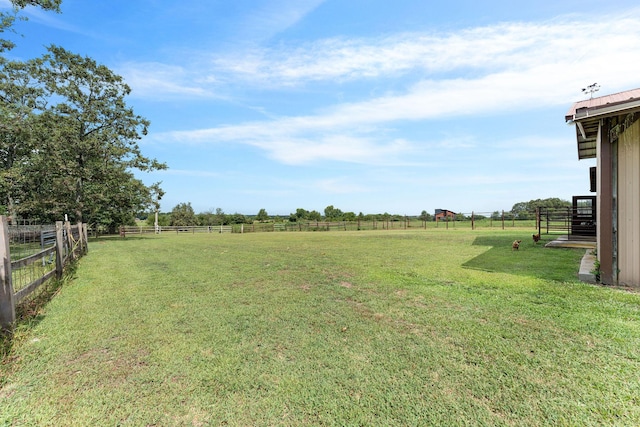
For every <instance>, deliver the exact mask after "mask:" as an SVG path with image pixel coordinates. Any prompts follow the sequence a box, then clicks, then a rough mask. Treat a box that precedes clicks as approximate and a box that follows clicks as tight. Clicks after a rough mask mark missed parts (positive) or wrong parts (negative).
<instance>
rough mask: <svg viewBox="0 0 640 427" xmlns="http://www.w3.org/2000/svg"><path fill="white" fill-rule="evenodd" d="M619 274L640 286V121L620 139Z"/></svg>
mask: <svg viewBox="0 0 640 427" xmlns="http://www.w3.org/2000/svg"><path fill="white" fill-rule="evenodd" d="M618 268H619V269H620V273H619V276H618V280H619V283H620V284H621V285H630V286H640V121H636V122H635V123H634V124H633V125H632V126H631V127H630V128H628V129H627V130H626V131H625V132H624V133H623V134H622V135H620V139H619V140H618Z"/></svg>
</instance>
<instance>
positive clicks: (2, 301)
mask: <svg viewBox="0 0 640 427" xmlns="http://www.w3.org/2000/svg"><path fill="white" fill-rule="evenodd" d="M0 261H1V262H0V328H2V329H3V330H4V329H10V328H11V327H12V325H13V323H14V322H15V321H16V306H15V299H14V297H13V281H12V280H11V256H10V253H9V225H8V223H7V217H6V216H4V215H1V216H0Z"/></svg>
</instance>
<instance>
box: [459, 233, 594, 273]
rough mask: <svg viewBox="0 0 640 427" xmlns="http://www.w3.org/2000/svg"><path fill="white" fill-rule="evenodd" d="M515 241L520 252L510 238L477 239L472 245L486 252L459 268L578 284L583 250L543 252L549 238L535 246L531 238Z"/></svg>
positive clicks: (548, 249)
mask: <svg viewBox="0 0 640 427" xmlns="http://www.w3.org/2000/svg"><path fill="white" fill-rule="evenodd" d="M518 239H522V243H520V248H519V250H513V249H512V246H511V245H512V243H513V236H511V237H506V236H478V237H476V239H475V240H474V242H473V245H478V246H488V247H489V249H488V250H487V251H486V252H483V253H482V254H480V255H478V256H477V257H475V258H473V259H471V260H469V261H467V262H465V263H464V264H462V266H463V267H464V268H471V269H475V270H482V271H489V272H496V273H508V274H518V275H523V276H530V277H537V278H540V279H546V280H554V281H561V282H565V281H574V280H577V273H578V270H579V268H580V259H581V258H582V255H584V250H583V249H565V248H546V247H545V246H544V245H545V244H546V243H547V242H548V241H549V240H551V239H550V238H549V239H547V240H544V239H543V240H540V241H539V242H538V243H534V242H533V239H532V238H531V236H528V239H526V238H525V237H518Z"/></svg>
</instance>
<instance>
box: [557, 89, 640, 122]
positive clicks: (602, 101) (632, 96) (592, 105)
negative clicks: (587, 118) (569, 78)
mask: <svg viewBox="0 0 640 427" xmlns="http://www.w3.org/2000/svg"><path fill="white" fill-rule="evenodd" d="M637 100H640V88H638V89H631V90H626V91H624V92H618V93H614V94H611V95H605V96H599V97H597V98H593V99H585V100H584V101H578V102H576V103H574V104H573V105H572V106H571V108H570V109H569V111H568V112H567V114H566V115H565V117H564V118H565V120H566V121H569V120H574V119H575V116H576V112H578V110H582V109H583V108H586V109H588V110H597V109H599V108H603V107H606V106H612V107H613V106H615V105H623V104H625V103H626V102H629V101H637Z"/></svg>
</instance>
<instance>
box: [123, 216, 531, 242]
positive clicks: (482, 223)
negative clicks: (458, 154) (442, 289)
mask: <svg viewBox="0 0 640 427" xmlns="http://www.w3.org/2000/svg"><path fill="white" fill-rule="evenodd" d="M449 227H451V228H471V229H474V230H475V229H482V228H501V229H506V228H515V227H523V228H531V229H532V230H535V229H537V228H538V222H537V220H536V213H535V212H532V213H528V214H526V215H521V217H520V218H517V217H516V216H514V215H511V214H510V213H506V212H502V213H496V212H492V213H485V214H483V213H474V212H471V213H469V214H455V215H451V216H447V217H443V218H437V219H429V220H427V221H423V220H420V219H419V218H416V217H405V218H403V219H397V218H395V219H388V220H383V219H379V220H368V221H365V220H354V221H320V220H318V221H310V220H299V221H285V222H255V223H252V224H229V225H208V226H207V225H189V226H158V227H154V226H123V227H120V236H123V237H124V236H126V235H133V234H154V233H155V234H161V233H174V234H182V233H191V234H196V233H217V234H222V233H258V232H290V231H357V230H401V229H417V228H425V229H426V228H449Z"/></svg>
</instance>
